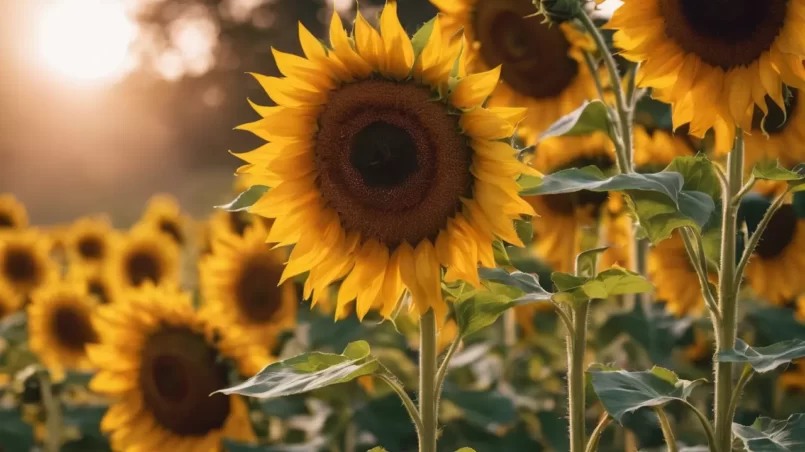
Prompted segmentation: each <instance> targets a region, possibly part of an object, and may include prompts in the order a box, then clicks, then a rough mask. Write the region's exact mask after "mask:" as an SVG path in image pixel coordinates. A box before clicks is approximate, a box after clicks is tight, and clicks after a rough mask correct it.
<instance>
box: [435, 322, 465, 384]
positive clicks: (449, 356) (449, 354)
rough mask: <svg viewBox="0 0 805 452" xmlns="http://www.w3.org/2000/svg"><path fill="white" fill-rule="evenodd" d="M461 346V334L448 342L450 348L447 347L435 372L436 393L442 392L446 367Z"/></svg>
mask: <svg viewBox="0 0 805 452" xmlns="http://www.w3.org/2000/svg"><path fill="white" fill-rule="evenodd" d="M460 346H461V336H458V337H456V340H454V341H453V343H452V344H450V348H448V349H447V354H446V355H444V359H443V360H442V363H441V364H440V365H439V370H438V372H436V391H437V394H441V392H442V385H444V379H445V378H446V377H447V369H449V368H450V360H451V359H452V358H453V355H455V353H456V351H458V348H459V347H460Z"/></svg>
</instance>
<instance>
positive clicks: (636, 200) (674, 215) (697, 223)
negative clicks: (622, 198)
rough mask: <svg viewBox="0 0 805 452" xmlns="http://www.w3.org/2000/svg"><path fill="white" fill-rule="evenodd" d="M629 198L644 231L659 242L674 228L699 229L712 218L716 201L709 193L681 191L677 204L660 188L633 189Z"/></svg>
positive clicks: (651, 238) (644, 233)
mask: <svg viewBox="0 0 805 452" xmlns="http://www.w3.org/2000/svg"><path fill="white" fill-rule="evenodd" d="M628 194H629V196H628V197H627V198H626V201H627V203H628V204H629V207H630V208H631V209H632V211H633V212H634V213H635V215H636V216H637V218H638V219H639V220H640V231H641V235H643V236H645V237H647V238H648V239H649V240H650V241H651V243H653V244H657V243H659V242H661V241H663V240H665V239H667V238H668V237H670V236H671V233H672V232H673V231H674V229H677V228H681V227H685V226H690V227H692V228H694V229H696V230H697V231H701V230H702V228H703V227H704V226H705V225H706V224H708V223H709V222H710V221H711V218H712V217H713V212H714V211H715V208H716V203H715V202H714V201H713V198H711V197H710V196H709V195H707V194H706V193H702V192H697V191H680V192H679V195H678V201H677V203H676V204H675V203H674V202H673V201H672V200H671V199H669V198H668V197H666V196H664V195H662V194H661V193H658V192H650V191H630V192H628Z"/></svg>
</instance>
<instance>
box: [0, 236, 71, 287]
mask: <svg viewBox="0 0 805 452" xmlns="http://www.w3.org/2000/svg"><path fill="white" fill-rule="evenodd" d="M49 253H50V241H49V240H48V238H47V237H46V236H44V235H43V234H41V233H39V232H37V231H34V230H25V231H20V232H13V233H9V234H5V235H2V236H0V280H2V281H3V282H4V283H6V284H8V285H9V286H10V287H11V288H12V289H13V290H14V292H16V293H17V294H18V295H20V296H22V297H26V296H28V295H29V294H30V293H31V292H32V291H33V290H34V289H36V288H38V287H41V286H43V285H45V284H46V283H47V282H48V281H50V280H51V279H53V278H54V277H56V276H57V275H58V271H57V269H56V265H55V264H54V263H53V261H51V259H50V256H49Z"/></svg>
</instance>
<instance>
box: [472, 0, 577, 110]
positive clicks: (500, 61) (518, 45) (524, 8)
mask: <svg viewBox="0 0 805 452" xmlns="http://www.w3.org/2000/svg"><path fill="white" fill-rule="evenodd" d="M535 12H536V8H535V7H534V4H533V3H532V1H531V0H495V1H479V2H478V3H477V4H476V6H475V11H474V15H473V24H472V26H473V31H474V33H475V39H476V40H477V41H478V42H479V43H480V53H481V57H482V58H483V60H484V61H485V62H486V65H487V66H488V67H496V66H498V65H503V66H502V68H501V79H502V80H503V81H505V82H506V83H507V84H508V85H509V86H511V87H512V89H514V90H515V91H517V92H518V93H520V94H522V95H525V96H528V97H533V98H536V99H542V98H551V97H555V96H557V95H559V94H560V93H561V92H562V91H564V90H565V88H567V87H568V86H570V84H571V83H573V80H574V79H575V78H576V75H577V74H578V71H579V65H578V63H577V62H576V60H574V59H573V58H571V57H569V56H568V51H569V50H570V42H568V40H567V38H566V37H565V35H564V32H562V29H561V28H560V27H558V26H556V25H553V26H552V25H551V24H549V23H547V22H545V17H543V16H541V15H538V16H535V15H533V14H534V13H535ZM526 16H530V17H526ZM544 22H545V23H544Z"/></svg>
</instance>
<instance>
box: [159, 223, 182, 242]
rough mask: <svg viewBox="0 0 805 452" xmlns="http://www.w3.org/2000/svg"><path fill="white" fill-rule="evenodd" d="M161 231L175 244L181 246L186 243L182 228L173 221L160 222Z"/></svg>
mask: <svg viewBox="0 0 805 452" xmlns="http://www.w3.org/2000/svg"><path fill="white" fill-rule="evenodd" d="M159 230H160V231H162V232H163V233H165V234H167V235H169V236H170V238H171V239H173V241H174V242H176V243H177V244H179V245H181V244H182V243H184V234H182V227H181V226H180V225H179V224H178V223H177V222H176V221H173V220H169V219H163V220H160V222H159Z"/></svg>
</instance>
